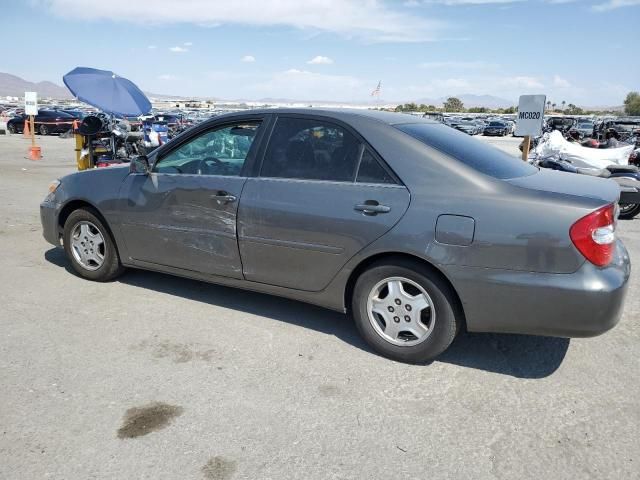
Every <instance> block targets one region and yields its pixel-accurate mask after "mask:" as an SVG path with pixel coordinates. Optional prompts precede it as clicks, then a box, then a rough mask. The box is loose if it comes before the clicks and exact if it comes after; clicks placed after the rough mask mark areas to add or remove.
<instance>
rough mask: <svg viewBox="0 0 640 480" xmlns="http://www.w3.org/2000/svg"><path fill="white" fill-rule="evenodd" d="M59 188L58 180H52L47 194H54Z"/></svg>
mask: <svg viewBox="0 0 640 480" xmlns="http://www.w3.org/2000/svg"><path fill="white" fill-rule="evenodd" d="M59 186H60V180H54V181H53V182H51V183H50V184H49V193H50V194H51V193H56V190H57V189H58V187H59Z"/></svg>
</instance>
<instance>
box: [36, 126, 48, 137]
mask: <svg viewBox="0 0 640 480" xmlns="http://www.w3.org/2000/svg"><path fill="white" fill-rule="evenodd" d="M38 131H39V132H40V135H49V127H47V126H46V125H40V126H39V127H38Z"/></svg>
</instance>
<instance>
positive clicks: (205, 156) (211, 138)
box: [154, 122, 260, 176]
mask: <svg viewBox="0 0 640 480" xmlns="http://www.w3.org/2000/svg"><path fill="white" fill-rule="evenodd" d="M259 126H260V122H242V123H237V124H233V125H225V126H224V127H221V128H218V129H215V130H209V131H208V132H204V133H202V134H201V135H199V136H197V137H196V138H193V139H191V140H189V141H188V142H187V143H185V144H184V145H182V146H180V147H178V148H176V149H175V150H173V151H172V152H170V153H169V154H168V155H167V156H166V157H163V158H161V159H160V160H159V161H158V163H157V164H156V166H155V168H154V171H155V172H158V173H173V174H188V175H225V176H238V175H240V173H241V171H242V167H243V165H244V162H245V160H246V159H247V156H248V154H249V150H250V149H251V145H252V143H253V140H254V139H255V136H256V133H257V131H258V127H259Z"/></svg>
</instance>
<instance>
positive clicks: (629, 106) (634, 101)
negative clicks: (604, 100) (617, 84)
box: [624, 92, 640, 116]
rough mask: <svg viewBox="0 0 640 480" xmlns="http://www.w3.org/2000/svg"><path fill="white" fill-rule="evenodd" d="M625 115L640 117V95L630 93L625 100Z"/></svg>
mask: <svg viewBox="0 0 640 480" xmlns="http://www.w3.org/2000/svg"><path fill="white" fill-rule="evenodd" d="M624 113H626V114H627V115H633V116H636V115H640V93H638V92H629V94H628V95H627V98H626V99H625V100H624Z"/></svg>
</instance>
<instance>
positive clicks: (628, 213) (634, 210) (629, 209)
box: [618, 203, 640, 220]
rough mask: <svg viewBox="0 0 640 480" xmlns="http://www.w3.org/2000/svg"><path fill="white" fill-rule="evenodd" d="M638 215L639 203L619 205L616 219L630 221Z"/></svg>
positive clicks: (639, 210) (639, 211)
mask: <svg viewBox="0 0 640 480" xmlns="http://www.w3.org/2000/svg"><path fill="white" fill-rule="evenodd" d="M638 213H640V203H638V204H635V205H630V204H624V203H621V204H620V214H619V215H618V218H620V219H621V220H632V219H633V218H635V217H636V215H638Z"/></svg>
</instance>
